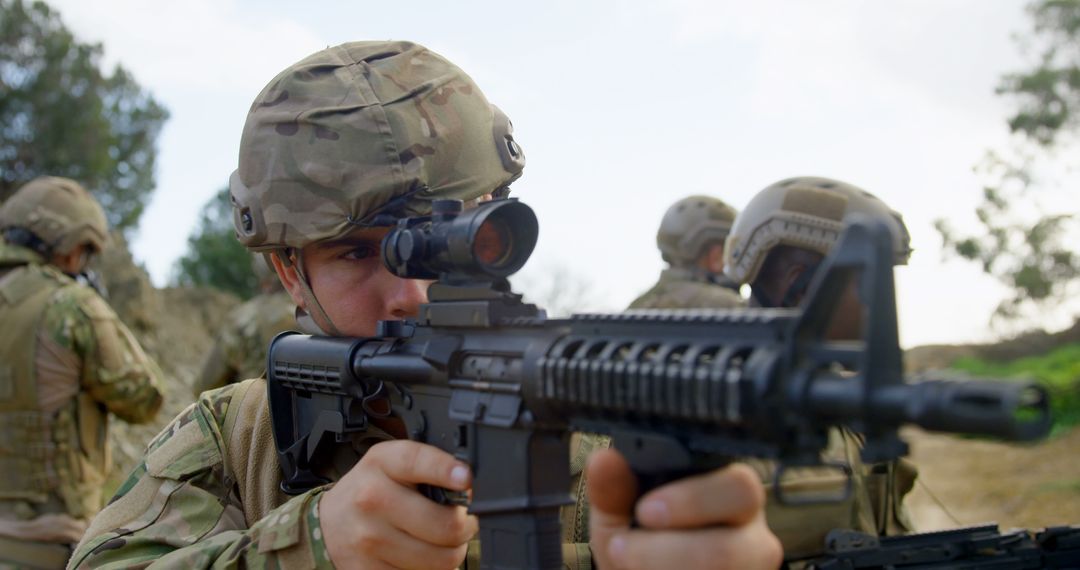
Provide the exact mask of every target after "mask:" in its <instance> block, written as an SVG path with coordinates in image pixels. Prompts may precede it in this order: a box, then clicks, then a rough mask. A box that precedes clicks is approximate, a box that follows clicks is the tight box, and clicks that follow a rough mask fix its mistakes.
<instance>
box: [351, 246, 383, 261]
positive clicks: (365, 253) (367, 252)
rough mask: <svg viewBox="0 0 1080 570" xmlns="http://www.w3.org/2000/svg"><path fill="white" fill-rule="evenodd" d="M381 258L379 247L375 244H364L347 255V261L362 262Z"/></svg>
mask: <svg viewBox="0 0 1080 570" xmlns="http://www.w3.org/2000/svg"><path fill="white" fill-rule="evenodd" d="M378 256H379V246H377V245H375V244H364V245H361V246H358V247H355V248H353V249H350V250H349V251H348V252H346V253H345V258H346V259H353V260H361V259H371V258H373V257H378Z"/></svg>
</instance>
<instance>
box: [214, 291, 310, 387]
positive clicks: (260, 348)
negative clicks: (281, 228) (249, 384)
mask: <svg viewBox="0 0 1080 570" xmlns="http://www.w3.org/2000/svg"><path fill="white" fill-rule="evenodd" d="M275 279H276V278H275ZM295 311H296V305H295V304H294V303H293V300H292V297H290V296H289V294H288V293H285V292H284V291H279V292H277V293H264V294H260V295H256V296H255V297H252V298H251V299H250V300H248V301H247V302H245V303H243V304H242V305H240V306H239V307H236V308H235V309H233V310H232V311H230V312H229V315H228V316H227V317H226V318H225V325H224V329H223V330H222V331H221V332H220V333H219V334H218V337H217V339H216V341H215V342H214V348H213V349H212V350H211V352H210V354H209V355H207V357H206V361H205V362H204V363H203V368H202V371H201V372H200V374H199V376H198V378H196V379H195V386H194V391H195V395H196V396H197V395H199V394H200V393H202V392H205V391H207V390H213V389H215V388H220V387H222V386H225V385H226V384H232V383H234V382H239V381H240V380H243V379H245V378H256V377H258V376H262V374H263V372H264V371H265V370H266V349H267V347H268V346H269V345H270V341H271V340H273V338H274V336H275V335H276V334H278V333H279V332H281V331H287V330H293V329H295V328H296V319H295V317H294V313H295Z"/></svg>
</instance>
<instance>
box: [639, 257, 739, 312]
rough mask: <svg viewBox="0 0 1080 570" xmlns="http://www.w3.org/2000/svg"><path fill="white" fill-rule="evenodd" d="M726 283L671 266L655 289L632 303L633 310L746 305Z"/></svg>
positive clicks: (715, 307) (696, 272)
mask: <svg viewBox="0 0 1080 570" xmlns="http://www.w3.org/2000/svg"><path fill="white" fill-rule="evenodd" d="M745 304H746V303H745V302H743V299H742V297H740V296H739V294H738V293H736V292H735V291H734V290H733V289H732V288H731V287H730V286H729V285H728V284H727V281H726V280H725V281H720V280H717V279H712V278H710V276H708V275H705V274H704V273H703V272H700V271H693V270H690V269H684V268H680V267H669V268H667V269H665V270H663V271H662V272H661V273H660V280H659V281H657V282H656V285H653V287H652V289H649V290H648V291H646V292H644V293H642V295H641V296H640V297H638V298H637V299H634V302H633V303H630V307H629V308H630V309H698V308H703V307H705V308H711V309H735V308H738V307H742V306H744V305H745Z"/></svg>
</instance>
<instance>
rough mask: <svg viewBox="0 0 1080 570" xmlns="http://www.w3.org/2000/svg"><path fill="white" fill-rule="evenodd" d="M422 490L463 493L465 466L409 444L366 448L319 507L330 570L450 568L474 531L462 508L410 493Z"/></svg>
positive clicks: (472, 519)
mask: <svg viewBox="0 0 1080 570" xmlns="http://www.w3.org/2000/svg"><path fill="white" fill-rule="evenodd" d="M423 483H426V484H428V485H435V486H438V487H443V488H446V489H450V490H454V491H465V490H468V489H469V488H470V487H471V485H472V475H471V474H470V473H469V469H468V467H467V466H466V465H465V464H464V463H462V462H460V461H458V460H457V459H454V457H453V456H452V455H450V454H449V453H446V452H444V451H442V450H440V449H438V448H436V447H434V446H431V445H426V444H423V443H417V442H415V441H408V440H395V441H386V442H383V443H379V444H377V445H374V446H372V448H371V449H370V450H369V451H368V452H367V453H366V454H364V456H363V457H362V458H361V459H360V461H359V462H358V463H357V464H356V465H354V466H353V468H352V469H350V470H349V472H348V473H346V474H345V476H344V477H342V478H341V480H339V481H338V482H337V483H336V484H335V485H334V486H333V488H331V489H330V490H328V491H327V492H326V493H324V494H323V495H322V497H321V499H320V502H319V520H320V523H321V525H320V526H321V527H322V531H323V535H324V539H323V540H324V541H325V543H326V549H327V551H328V552H329V553H330V559H331V560H332V561H333V562H334V565H335V566H336V567H337V568H446V569H451V568H457V567H458V566H459V565H460V564H461V563H462V562H463V561H464V560H465V554H466V548H467V544H468V541H469V539H470V538H472V537H473V536H474V535H475V534H476V532H477V529H478V525H477V521H476V517H474V516H471V515H468V514H466V512H465V507H459V506H444V505H440V504H438V503H436V502H434V501H432V500H430V499H428V498H426V497H425V496H424V495H422V494H421V493H420V492H418V491H417V485H419V484H423Z"/></svg>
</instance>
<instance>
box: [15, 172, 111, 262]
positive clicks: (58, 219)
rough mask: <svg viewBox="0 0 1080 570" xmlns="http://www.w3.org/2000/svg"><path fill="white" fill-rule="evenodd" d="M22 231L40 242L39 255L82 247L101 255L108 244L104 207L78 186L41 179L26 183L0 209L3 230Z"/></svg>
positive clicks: (64, 251)
mask: <svg viewBox="0 0 1080 570" xmlns="http://www.w3.org/2000/svg"><path fill="white" fill-rule="evenodd" d="M16 229H21V230H25V231H27V232H29V233H30V234H32V236H31V237H32V239H35V240H40V247H38V248H35V249H39V253H42V254H44V255H49V254H52V253H60V254H66V253H69V252H71V251H72V250H74V249H75V248H76V247H78V246H80V245H84V244H85V245H89V246H90V247H92V248H94V250H95V251H98V252H100V251H101V250H103V249H105V246H106V245H108V243H109V226H108V222H107V221H106V220H105V212H104V211H103V210H102V209H101V204H98V201H97V200H95V199H94V197H93V196H91V195H90V193H89V192H87V191H86V189H85V188H83V187H82V185H80V184H79V183H78V182H75V181H74V180H71V179H68V178H60V177H56V176H41V177H39V178H35V179H33V180H31V181H30V182H27V183H26V185H24V186H23V187H22V188H19V190H18V191H17V192H15V194H14V195H12V196H11V198H8V200H7V201H6V202H4V205H3V206H2V207H0V230H4V231H5V232H8V231H10V230H16Z"/></svg>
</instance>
